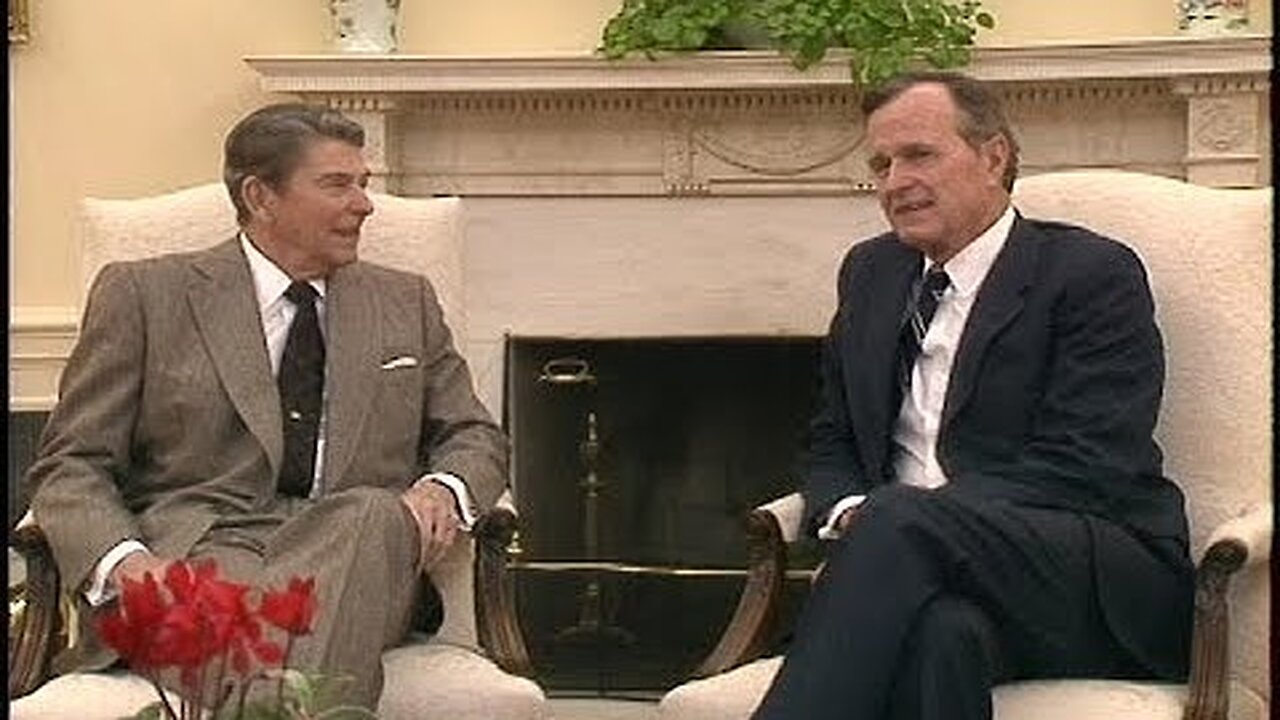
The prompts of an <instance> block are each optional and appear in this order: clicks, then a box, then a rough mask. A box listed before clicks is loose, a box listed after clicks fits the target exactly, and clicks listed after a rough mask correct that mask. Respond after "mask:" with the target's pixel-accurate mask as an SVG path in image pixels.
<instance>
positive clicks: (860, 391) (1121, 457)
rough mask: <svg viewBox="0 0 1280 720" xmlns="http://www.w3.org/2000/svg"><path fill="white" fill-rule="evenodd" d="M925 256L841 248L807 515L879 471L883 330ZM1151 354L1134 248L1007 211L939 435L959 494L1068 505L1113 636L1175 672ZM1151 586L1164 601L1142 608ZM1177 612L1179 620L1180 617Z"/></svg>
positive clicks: (881, 247) (1170, 535)
mask: <svg viewBox="0 0 1280 720" xmlns="http://www.w3.org/2000/svg"><path fill="white" fill-rule="evenodd" d="M922 263H923V256H922V255H921V253H920V252H919V251H917V250H914V249H912V248H910V247H908V246H906V245H904V244H903V243H901V242H900V241H899V240H898V239H897V238H896V237H895V236H894V235H893V234H886V235H882V236H879V237H876V238H873V239H871V240H868V241H866V242H863V243H859V244H858V245H856V246H854V247H853V249H852V250H850V251H849V253H848V254H847V256H846V257H845V260H844V263H843V265H842V266H841V269H840V277H839V286H838V290H839V306H838V309H837V311H836V315H835V317H834V319H833V320H832V322H831V328H830V332H829V334H828V337H827V339H826V343H825V346H824V350H823V360H822V369H821V375H822V391H821V395H820V400H819V409H818V411H817V413H816V415H815V417H814V420H813V422H812V425H811V427H810V452H809V458H808V475H807V480H806V487H805V501H806V516H807V526H808V527H809V529H810V530H811V531H812V530H814V529H816V527H817V526H818V525H819V524H820V523H821V522H822V521H824V520H825V518H826V515H827V513H828V512H829V510H830V508H831V506H832V504H833V503H834V502H835V501H836V500H838V499H839V498H841V497H843V496H845V495H849V494H855V493H868V492H871V491H872V490H873V489H874V488H875V487H876V486H877V485H880V484H882V483H886V482H892V481H893V465H892V460H891V455H890V452H889V449H890V439H891V433H892V430H893V423H894V420H895V416H896V411H897V408H893V407H890V406H891V404H892V400H891V397H892V395H893V383H894V363H895V353H896V346H897V335H898V329H899V325H900V323H901V318H902V317H903V315H904V312H905V307H906V305H907V302H908V296H909V294H910V291H911V286H912V281H913V279H914V278H916V277H918V276H919V273H920V272H921V267H922ZM1163 381H1164V355H1163V345H1162V342H1161V338H1160V333H1159V330H1158V329H1157V327H1156V324H1155V319H1154V307H1153V301H1152V297H1151V292H1150V289H1149V287H1148V284H1147V278H1146V272H1145V270H1144V269H1143V267H1142V263H1141V261H1140V260H1139V259H1138V257H1137V256H1136V255H1135V254H1134V253H1133V251H1131V250H1130V249H1129V248H1127V247H1125V246H1124V245H1122V244H1120V243H1118V242H1116V241H1114V240H1111V239H1108V238H1105V237H1102V236H1100V235H1097V234H1096V233H1093V232H1091V231H1089V230H1086V229H1083V228H1080V227H1075V226H1071V225H1066V224H1062V223H1053V222H1043V221H1037V220H1029V219H1025V218H1022V217H1021V216H1019V217H1018V218H1017V219H1016V221H1015V222H1014V225H1013V228H1012V230H1011V232H1010V236H1009V239H1008V242H1007V243H1006V244H1005V247H1004V248H1003V250H1001V252H1000V254H999V255H998V256H997V258H996V260H995V262H994V264H993V265H992V267H991V271H990V273H989V274H988V276H987V278H986V280H985V281H984V283H983V285H982V287H981V288H980V289H979V291H978V295H977V298H976V299H975V302H974V306H973V309H972V311H971V313H970V316H969V319H968V321H967V324H966V326H965V329H964V332H963V334H962V336H961V339H960V346H959V348H958V350H957V353H956V358H955V364H954V366H953V368H952V374H951V382H950V385H949V387H948V389H947V396H946V400H945V403H944V409H943V414H942V422H941V429H940V431H939V436H938V460H939V463H940V465H941V466H942V468H943V470H944V472H945V473H946V474H947V477H948V478H949V480H950V482H951V483H952V485H953V486H954V487H953V489H954V490H956V491H963V492H971V493H974V494H977V495H979V496H985V497H995V498H1002V499H1005V500H1009V501H1012V502H1015V503H1024V504H1027V505H1034V506H1039V507H1053V508H1061V509H1064V510H1068V511H1074V512H1079V513H1081V514H1083V515H1084V516H1085V517H1086V518H1087V519H1089V521H1090V528H1091V531H1092V534H1093V540H1094V546H1095V547H1094V550H1093V553H1094V566H1095V569H1096V570H1095V573H1096V576H1097V581H1098V583H1097V584H1098V595H1099V600H1100V602H1101V604H1102V607H1103V609H1104V612H1105V615H1106V616H1107V618H1108V621H1109V625H1110V626H1111V627H1112V630H1113V633H1114V634H1115V635H1116V637H1117V639H1119V640H1120V641H1121V643H1122V644H1124V645H1125V646H1126V647H1128V648H1129V649H1130V650H1131V651H1133V652H1134V654H1135V655H1136V656H1137V657H1138V658H1139V659H1141V660H1143V661H1144V663H1145V664H1146V665H1148V666H1149V667H1150V668H1151V669H1152V670H1153V671H1155V672H1157V673H1158V674H1160V675H1164V676H1170V677H1176V676H1180V675H1182V674H1183V673H1184V672H1185V662H1186V645H1187V642H1188V638H1189V632H1190V628H1189V622H1187V620H1188V619H1189V617H1190V614H1189V612H1190V606H1189V603H1190V600H1191V598H1190V587H1191V585H1190V583H1191V572H1192V570H1191V565H1190V562H1189V559H1188V557H1187V522H1186V517H1185V514H1184V511H1183V497H1182V494H1181V492H1180V491H1179V490H1178V488H1177V486H1175V485H1174V484H1173V483H1172V482H1170V481H1169V480H1168V479H1166V478H1165V477H1163V475H1162V474H1161V453H1160V450H1159V448H1158V447H1157V445H1156V443H1155V441H1154V440H1153V438H1152V432H1153V430H1154V427H1155V423H1156V416H1157V414H1158V411H1159V406H1160V397H1161V392H1162V386H1163ZM1152 597H1162V598H1168V600H1169V602H1168V605H1167V606H1166V607H1164V608H1152V606H1151V602H1150V599H1151V598H1152ZM1183 626H1186V633H1182V632H1181V631H1180V628H1182V627H1183Z"/></svg>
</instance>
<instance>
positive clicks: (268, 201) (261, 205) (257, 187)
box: [240, 175, 276, 220]
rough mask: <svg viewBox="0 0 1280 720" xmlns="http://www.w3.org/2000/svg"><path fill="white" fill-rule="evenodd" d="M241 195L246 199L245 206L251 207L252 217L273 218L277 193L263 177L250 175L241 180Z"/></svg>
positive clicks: (250, 213) (258, 218)
mask: <svg viewBox="0 0 1280 720" xmlns="http://www.w3.org/2000/svg"><path fill="white" fill-rule="evenodd" d="M240 197H241V198H243V199H244V204H245V207H247V208H249V215H250V217H252V218H255V219H257V220H270V219H271V215H272V208H274V207H275V199H276V194H275V191H274V190H272V189H271V186H270V185H267V184H266V183H265V182H263V181H262V178H259V177H257V176H255V175H250V176H249V177H246V178H245V179H244V180H243V181H241V183H240Z"/></svg>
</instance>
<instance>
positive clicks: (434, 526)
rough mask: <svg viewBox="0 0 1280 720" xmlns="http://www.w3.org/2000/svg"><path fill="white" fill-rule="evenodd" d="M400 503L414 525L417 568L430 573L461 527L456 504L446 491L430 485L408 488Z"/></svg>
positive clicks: (421, 484) (445, 488) (420, 484)
mask: <svg viewBox="0 0 1280 720" xmlns="http://www.w3.org/2000/svg"><path fill="white" fill-rule="evenodd" d="M400 500H401V502H403V503H404V504H405V507H407V508H409V512H410V513H411V514H412V515H413V518H414V520H416V521H417V522H418V537H419V539H420V541H421V543H420V544H421V548H422V550H421V555H420V556H419V557H418V564H419V566H420V567H421V568H422V569H423V570H430V569H431V568H432V567H434V566H435V564H436V563H438V562H440V559H441V558H442V557H444V554H445V551H447V550H448V549H449V547H450V546H451V545H453V539H454V537H455V536H456V535H457V533H458V528H459V527H461V525H462V521H461V520H459V519H458V507H457V502H456V501H455V500H454V497H453V493H452V492H450V491H449V488H447V487H445V486H443V485H441V484H440V483H437V482H430V481H428V482H420V483H418V484H416V485H414V486H413V487H411V488H409V489H408V490H406V491H405V492H404V494H403V495H401V496H400Z"/></svg>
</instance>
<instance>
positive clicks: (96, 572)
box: [84, 540, 158, 607]
mask: <svg viewBox="0 0 1280 720" xmlns="http://www.w3.org/2000/svg"><path fill="white" fill-rule="evenodd" d="M135 552H148V550H147V546H146V545H143V544H142V543H140V542H138V541H137V540H122V541H121V542H120V543H119V544H118V545H116V546H115V547H113V548H111V549H110V550H108V551H107V554H106V555H103V556H102V559H101V560H99V561H98V564H97V565H95V566H94V568H93V577H92V578H91V580H92V582H90V583H89V587H88V589H86V590H85V591H84V599H85V600H87V601H89V605H91V606H93V607H101V606H102V605H106V604H107V603H109V602H111V601H112V600H114V599H115V598H116V595H117V594H119V592H120V590H119V588H116V587H113V586H111V584H110V583H108V582H107V581H108V580H110V579H111V571H112V570H115V569H116V566H117V565H119V564H120V561H121V560H124V559H125V557H126V556H128V555H131V554H133V553H135ZM157 579H158V578H157Z"/></svg>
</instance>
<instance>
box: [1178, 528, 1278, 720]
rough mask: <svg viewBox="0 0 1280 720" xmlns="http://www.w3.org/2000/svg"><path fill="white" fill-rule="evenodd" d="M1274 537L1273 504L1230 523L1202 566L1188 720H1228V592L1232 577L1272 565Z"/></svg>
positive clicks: (1218, 532) (1215, 537)
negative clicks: (1247, 569)
mask: <svg viewBox="0 0 1280 720" xmlns="http://www.w3.org/2000/svg"><path fill="white" fill-rule="evenodd" d="M1271 536H1272V505H1271V503H1263V504H1261V505H1258V506H1256V507H1254V508H1253V509H1252V510H1250V511H1249V512H1246V513H1244V514H1243V515H1240V516H1239V517H1235V518H1232V519H1230V520H1227V521H1226V522H1224V523H1222V524H1221V525H1220V526H1218V527H1217V528H1216V529H1215V530H1214V531H1213V533H1212V534H1210V536H1209V543H1208V547H1207V548H1206V549H1205V551H1204V555H1203V557H1202V558H1201V559H1200V562H1199V564H1198V565H1197V566H1196V602H1195V625H1194V627H1193V629H1192V635H1191V674H1190V678H1189V687H1188V697H1187V711H1186V715H1185V718H1186V720H1220V719H1221V718H1226V717H1227V708H1228V702H1229V698H1230V690H1231V680H1230V670H1231V667H1230V665H1231V662H1230V655H1229V648H1228V638H1229V637H1230V629H1231V628H1230V621H1231V616H1230V610H1229V607H1228V604H1227V591H1228V589H1229V586H1230V582H1231V578H1232V576H1233V575H1234V574H1235V573H1237V572H1239V571H1240V569H1241V568H1244V567H1245V566H1246V565H1253V564H1256V563H1261V562H1269V561H1270V558H1271Z"/></svg>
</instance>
